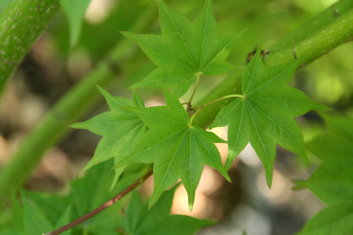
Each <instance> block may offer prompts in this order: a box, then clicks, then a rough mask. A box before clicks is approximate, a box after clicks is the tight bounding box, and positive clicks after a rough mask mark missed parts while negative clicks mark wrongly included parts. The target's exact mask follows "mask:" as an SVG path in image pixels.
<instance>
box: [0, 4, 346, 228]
mask: <svg viewBox="0 0 353 235" xmlns="http://www.w3.org/2000/svg"><path fill="white" fill-rule="evenodd" d="M146 2H147V0H92V2H91V4H90V6H89V9H88V10H87V12H86V15H85V19H84V26H83V29H82V34H81V37H80V41H79V43H78V44H77V45H76V46H75V47H74V48H70V43H69V30H68V24H67V22H66V19H65V17H64V16H63V14H62V13H59V14H57V15H56V17H55V18H54V20H53V21H52V22H51V23H50V25H49V28H48V30H47V31H46V32H44V33H43V34H42V36H41V37H40V39H39V40H38V41H37V42H36V44H35V45H34V47H33V48H32V50H31V51H30V52H29V54H28V55H27V56H26V58H25V59H24V61H23V63H22V64H21V66H20V68H19V69H18V70H17V72H16V73H15V74H14V76H13V78H12V79H10V82H9V83H8V85H7V88H6V91H5V93H4V94H3V97H2V99H1V100H0V165H1V166H3V165H4V164H5V163H6V161H8V158H9V157H10V156H11V153H13V152H14V151H15V150H16V148H17V147H18V145H19V143H20V141H21V140H22V139H23V138H24V137H25V136H26V135H27V134H28V133H29V132H30V131H31V130H32V129H33V128H34V127H35V126H36V125H37V124H38V123H39V122H40V120H41V118H42V117H43V116H44V114H45V112H46V111H47V110H48V109H49V108H50V107H51V106H52V105H53V104H54V103H55V102H56V101H57V100H58V99H59V98H60V97H61V96H63V95H64V94H65V92H67V91H68V90H69V89H70V88H71V87H72V86H74V85H75V84H77V83H78V82H80V80H82V79H85V77H86V76H87V74H89V72H90V71H91V70H92V68H94V67H95V66H96V65H97V63H98V62H99V61H100V60H102V59H103V58H104V57H105V55H106V54H107V53H109V52H110V50H111V49H112V48H113V47H114V45H115V44H116V43H117V42H119V40H121V38H122V37H121V35H120V33H119V31H121V30H127V29H128V28H129V26H130V25H131V22H132V21H134V19H135V18H136V17H137V16H138V15H139V13H140V12H141V11H142V9H143V8H144V7H145V5H146ZM167 2H168V4H170V5H171V6H172V7H173V8H175V9H178V10H179V11H180V12H183V13H184V14H186V15H187V16H189V17H190V18H193V17H194V16H196V14H197V13H198V11H199V9H200V8H201V6H202V4H203V1H202V0H192V1H186V0H170V1H167ZM335 2H336V1H335V0H250V1H249V0H214V10H215V15H216V18H217V21H218V24H219V27H220V33H221V34H222V35H234V34H236V33H239V32H240V31H243V30H244V29H246V31H245V32H244V33H243V35H242V37H241V38H240V39H239V40H238V42H237V43H236V45H235V46H234V49H233V52H232V54H231V56H230V57H229V59H228V61H230V62H231V63H233V64H234V65H237V66H243V65H245V63H246V58H247V54H248V53H249V52H251V51H252V50H253V49H254V48H255V47H258V48H261V49H266V48H269V47H270V46H271V45H273V44H274V43H275V42H277V41H278V40H279V39H281V38H282V37H283V36H285V35H286V34H288V33H289V32H291V31H293V30H295V29H296V28H298V27H300V25H302V24H303V23H305V22H306V21H307V20H309V19H310V18H312V17H313V16H315V15H316V14H318V13H319V12H320V11H322V10H324V9H325V8H327V7H329V6H330V5H331V4H333V3H335ZM157 18H158V17H157V13H156V17H155V20H154V21H153V22H152V24H151V25H150V27H149V28H148V29H146V30H144V31H145V33H159V23H158V20H157ZM131 45H133V44H131ZM130 53H131V56H129V57H128V59H126V60H124V61H123V63H121V62H119V63H118V66H119V72H117V76H116V79H115V81H114V82H113V84H112V85H111V86H110V88H109V90H110V91H111V92H112V93H113V94H115V95H119V96H125V97H129V96H130V91H129V90H128V89H127V88H128V87H129V86H130V85H131V84H133V83H134V82H136V81H139V80H140V79H142V78H143V77H144V76H146V75H147V74H148V73H149V72H150V71H152V70H153V68H154V65H153V64H152V63H151V62H150V61H149V59H148V58H147V56H145V55H144V54H143V53H142V52H141V50H140V49H138V48H137V47H136V45H133V46H132V48H131V52H130ZM352 54H353V45H352V44H345V45H343V46H341V47H339V48H337V49H335V50H334V51H332V52H330V53H329V54H327V55H325V56H323V57H322V58H320V59H318V60H316V61H315V62H314V63H312V64H310V65H309V66H307V67H305V68H304V69H301V70H299V71H298V73H297V75H296V78H295V81H294V83H293V84H294V85H295V86H296V87H298V88H299V89H301V90H303V91H304V92H305V93H306V94H308V96H310V97H311V98H312V99H313V100H315V101H317V102H319V103H321V104H325V105H327V106H329V107H331V108H332V109H333V110H335V111H336V112H341V113H346V114H348V115H349V114H352V113H353V109H352V107H353V106H352V104H353V79H352V76H353V64H352V59H351V58H352V57H351V55H352ZM113 63H114V61H113ZM222 79H223V77H215V78H210V79H206V81H205V82H204V83H203V84H202V86H201V88H200V89H201V91H200V92H198V97H196V98H200V97H201V96H202V95H203V94H205V93H206V91H209V90H210V87H214V86H215V85H216V84H217V83H219V82H220V81H222ZM138 92H139V94H141V95H142V96H143V97H144V98H145V99H146V104H147V105H159V104H163V98H162V96H161V92H160V91H159V90H157V89H144V90H139V91H138ZM105 110H107V107H106V105H105V103H104V102H103V101H101V102H99V104H97V105H96V106H95V107H94V108H93V109H92V110H91V111H90V112H89V113H88V114H87V115H86V116H85V117H84V118H82V120H86V119H88V118H90V117H92V116H94V115H96V114H98V113H100V112H103V111H105ZM298 121H299V122H300V125H301V126H302V127H303V131H304V135H305V139H306V140H310V139H312V138H313V137H315V136H316V135H317V134H318V133H320V131H321V129H322V122H321V120H320V118H319V116H318V115H317V114H315V113H309V114H307V115H305V116H304V117H301V118H299V119H298ZM213 131H215V133H216V134H218V135H219V136H221V137H222V138H225V139H226V129H225V128H217V129H214V130H213ZM98 141H99V137H98V136H96V135H94V134H91V133H89V132H87V131H78V130H71V131H70V133H69V134H68V135H67V136H66V137H65V138H64V139H63V140H62V141H60V143H59V144H58V145H57V146H55V147H53V148H51V149H50V150H49V151H47V153H46V156H45V158H44V159H43V161H42V162H41V164H40V165H39V167H38V168H37V169H36V170H35V172H34V173H33V174H32V176H31V179H30V180H28V182H27V183H26V185H25V187H26V188H27V189H29V190H36V191H44V192H56V191H58V190H60V189H62V188H63V187H64V186H65V185H66V184H67V183H68V182H69V181H70V180H71V179H73V178H75V177H77V176H79V175H82V174H83V172H82V167H83V166H84V165H85V164H86V162H87V161H88V160H89V159H90V157H91V156H92V154H93V152H94V149H95V146H96V144H97V142H98ZM218 147H219V150H220V152H221V153H222V156H223V157H225V156H226V154H227V149H226V145H224V144H219V145H218ZM311 162H312V163H313V164H312V166H310V167H307V166H304V165H303V164H302V163H301V162H300V161H299V160H298V159H297V158H296V157H294V156H293V155H292V154H290V153H288V152H287V151H285V150H283V149H278V154H277V160H276V169H275V171H274V182H273V186H272V188H271V189H268V188H267V186H266V182H265V176H264V170H263V168H262V165H261V163H260V161H259V160H258V158H257V156H256V154H255V152H254V150H253V149H252V148H251V146H247V147H246V149H245V150H244V151H243V152H242V153H241V154H240V157H239V158H238V159H237V161H236V162H235V164H234V166H233V167H232V170H231V172H230V175H231V178H232V181H233V183H232V184H230V183H227V182H225V181H224V180H223V178H222V177H221V176H220V175H218V174H217V173H216V172H215V171H214V170H212V169H210V168H205V171H204V173H203V177H202V179H201V182H200V185H199V188H198V193H197V196H196V200H195V201H196V204H195V206H194V210H193V212H192V213H191V212H190V211H189V210H188V205H187V195H186V193H185V190H184V189H183V188H182V187H180V188H178V190H177V192H176V195H175V199H174V205H173V208H172V212H173V213H177V214H188V215H192V216H196V217H199V218H210V219H216V220H218V221H220V223H218V224H217V225H215V226H213V227H210V228H206V229H204V230H203V231H201V232H200V234H201V235H213V234H242V233H243V231H247V233H248V234H249V235H270V234H271V235H287V234H294V233H296V232H298V231H299V230H300V229H301V227H302V226H303V225H304V223H305V221H306V220H307V219H308V218H310V217H311V216H312V215H313V214H315V213H316V212H317V211H319V210H320V208H322V207H323V206H324V205H322V204H321V203H320V202H319V201H318V200H317V199H315V197H314V196H313V195H312V194H311V193H310V192H309V191H306V190H302V191H293V190H292V187H293V185H294V184H293V180H295V179H306V178H307V177H308V176H309V175H310V173H311V172H312V171H313V169H315V165H316V164H317V163H318V161H317V160H316V159H315V158H314V157H311ZM143 191H144V192H146V193H151V191H152V182H151V180H148V181H147V182H146V183H145V185H144V186H143Z"/></svg>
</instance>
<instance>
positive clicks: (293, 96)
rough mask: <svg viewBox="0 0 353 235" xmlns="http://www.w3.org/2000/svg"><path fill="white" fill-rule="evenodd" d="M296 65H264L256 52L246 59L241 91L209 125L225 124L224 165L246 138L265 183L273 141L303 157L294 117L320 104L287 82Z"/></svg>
mask: <svg viewBox="0 0 353 235" xmlns="http://www.w3.org/2000/svg"><path fill="white" fill-rule="evenodd" d="M296 67H297V66H296V63H293V64H284V65H279V66H274V67H266V68H265V67H264V65H263V63H262V60H261V57H260V55H258V54H257V55H256V56H255V57H254V59H253V60H252V61H251V62H250V63H249V65H248V66H247V68H246V69H245V72H244V76H243V78H242V87H241V88H242V95H240V98H236V99H235V100H234V101H232V102H231V103H230V104H229V105H227V106H226V107H224V108H223V109H222V110H221V111H220V113H219V114H218V115H217V117H216V119H215V121H214V123H213V124H212V126H211V127H212V128H213V127H217V126H227V125H228V126H229V128H228V147H229V151H228V158H227V163H226V168H229V167H230V165H231V163H232V161H233V160H234V158H235V157H236V156H237V155H238V154H239V153H240V152H241V151H242V150H243V149H244V147H245V146H246V144H247V143H249V142H250V143H251V145H252V146H253V148H254V149H255V151H256V153H257V155H258V156H259V158H260V159H261V161H262V163H263V165H264V167H265V171H266V179H267V183H268V185H271V182H272V170H273V165H274V160H275V155H276V144H279V145H281V146H282V147H284V148H286V149H288V150H290V151H292V152H294V153H296V154H298V155H299V156H301V157H302V158H303V159H306V153H305V151H304V145H303V136H302V133H301V130H300V128H299V126H298V124H297V123H296V121H295V120H294V117H296V116H299V115H302V114H304V113H306V112H308V111H309V110H311V109H322V108H323V107H322V106H320V105H317V104H315V103H314V102H312V101H310V100H309V99H308V98H307V96H306V95H305V94H304V93H302V92H301V91H299V90H297V89H294V88H292V87H290V86H289V85H288V82H289V81H290V80H291V78H292V76H293V73H294V71H295V69H296Z"/></svg>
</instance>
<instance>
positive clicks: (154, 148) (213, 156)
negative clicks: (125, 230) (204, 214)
mask: <svg viewBox="0 0 353 235" xmlns="http://www.w3.org/2000/svg"><path fill="white" fill-rule="evenodd" d="M166 102H167V106H158V107H152V108H130V110H131V111H133V112H135V113H136V115H138V116H139V117H140V118H141V119H142V120H143V121H144V123H145V125H146V126H147V127H148V128H149V130H148V131H147V132H146V134H145V135H144V136H143V137H142V138H141V141H140V142H139V143H138V144H137V145H136V148H135V150H133V152H132V154H131V155H130V156H128V157H127V158H125V159H121V158H120V159H119V160H118V162H117V164H118V165H126V164H129V163H131V162H137V163H154V166H153V174H154V192H153V195H152V197H151V200H150V205H153V204H154V203H155V202H156V201H157V200H158V198H159V197H160V195H161V194H162V193H163V191H164V190H166V189H168V188H170V187H171V186H172V185H174V184H175V182H176V181H177V180H178V179H179V178H180V179H181V181H182V183H183V184H184V186H185V188H186V191H187V193H188V196H189V205H190V207H192V205H193V203H194V198H195V190H196V188H197V185H198V183H199V181H200V177H201V173H202V171H203V168H204V165H205V164H206V165H209V166H211V167H213V168H215V169H216V170H218V171H219V172H220V173H221V174H222V175H223V176H224V177H226V178H227V179H229V177H228V175H227V173H226V171H225V169H224V168H223V166H222V162H221V158H220V154H219V152H218V150H217V148H216V146H215V145H214V143H216V142H223V140H221V139H220V138H219V137H218V136H216V135H215V134H213V133H211V132H207V131H205V130H203V129H201V128H199V127H196V126H192V124H191V121H190V118H189V117H188V114H187V112H186V111H185V109H184V108H183V107H182V105H181V104H180V103H179V101H178V100H177V99H176V98H175V97H172V96H170V95H167V97H166Z"/></svg>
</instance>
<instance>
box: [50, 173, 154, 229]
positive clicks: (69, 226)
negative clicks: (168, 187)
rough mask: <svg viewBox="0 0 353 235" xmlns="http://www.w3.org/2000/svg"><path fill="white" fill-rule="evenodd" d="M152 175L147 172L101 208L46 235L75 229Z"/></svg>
mask: <svg viewBox="0 0 353 235" xmlns="http://www.w3.org/2000/svg"><path fill="white" fill-rule="evenodd" d="M151 175H152V170H151V171H149V172H148V173H146V174H145V175H144V176H142V177H141V178H140V179H138V180H137V181H135V182H134V183H133V184H131V185H130V186H129V187H127V188H126V189H125V190H124V191H122V192H120V193H118V194H117V195H115V196H114V197H113V198H112V199H110V200H109V201H107V202H105V203H103V204H102V205H101V206H99V207H98V208H96V209H94V210H93V211H90V212H88V213H87V214H85V215H84V216H82V217H80V218H78V219H76V220H74V221H72V222H71V223H69V224H67V225H64V226H62V227H61V228H58V229H56V230H54V231H52V232H50V233H47V234H46V235H57V234H60V233H63V232H65V231H66V230H69V229H71V228H73V227H75V226H76V225H78V224H81V223H82V222H84V221H86V220H88V219H89V218H91V217H93V216H95V215H97V214H99V213H100V212H102V211H103V210H105V209H107V208H108V207H110V206H112V205H113V204H114V203H116V202H117V201H119V200H120V199H121V198H123V197H124V196H125V195H126V194H128V193H130V192H131V191H132V190H134V189H135V188H137V187H138V186H139V185H140V184H142V183H143V182H145V180H146V179H147V178H148V177H149V176H151Z"/></svg>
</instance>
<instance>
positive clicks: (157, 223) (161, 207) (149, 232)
mask: <svg viewBox="0 0 353 235" xmlns="http://www.w3.org/2000/svg"><path fill="white" fill-rule="evenodd" d="M175 189H176V187H174V188H172V189H171V190H169V191H167V192H165V193H163V194H162V196H161V198H160V200H159V201H158V202H157V203H156V204H155V205H154V206H153V207H152V208H150V209H148V206H147V205H145V204H144V203H143V202H142V200H141V199H140V197H139V196H138V195H137V193H135V194H133V196H132V198H131V200H130V203H129V206H128V208H127V210H126V216H125V217H124V221H123V229H124V231H125V232H126V233H127V234H134V235H165V234H173V235H189V234H190V235H191V234H194V233H195V232H196V231H198V230H199V229H200V228H202V227H205V226H208V225H211V224H213V222H212V221H208V220H199V219H195V218H192V217H189V216H183V215H170V209H171V206H172V201H173V195H174V192H175Z"/></svg>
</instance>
